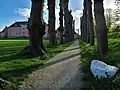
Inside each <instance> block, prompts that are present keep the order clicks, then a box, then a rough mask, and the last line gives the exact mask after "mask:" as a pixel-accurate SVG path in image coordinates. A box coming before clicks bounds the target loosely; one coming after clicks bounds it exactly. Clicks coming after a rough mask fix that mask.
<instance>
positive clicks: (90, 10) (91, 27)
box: [87, 0, 94, 46]
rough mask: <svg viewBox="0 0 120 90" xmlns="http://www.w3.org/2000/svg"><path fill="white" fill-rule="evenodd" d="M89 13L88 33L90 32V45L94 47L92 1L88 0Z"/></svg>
mask: <svg viewBox="0 0 120 90" xmlns="http://www.w3.org/2000/svg"><path fill="white" fill-rule="evenodd" d="M87 11H88V17H87V18H88V29H89V30H88V31H89V37H88V38H89V39H90V45H91V46H93V45H94V30H93V17H92V2H91V0H88V2H87Z"/></svg>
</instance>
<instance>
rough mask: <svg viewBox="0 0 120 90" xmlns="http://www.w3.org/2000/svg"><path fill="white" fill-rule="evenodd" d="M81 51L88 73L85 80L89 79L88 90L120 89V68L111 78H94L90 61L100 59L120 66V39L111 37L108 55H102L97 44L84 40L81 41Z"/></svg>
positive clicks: (84, 68) (85, 70) (85, 69)
mask: <svg viewBox="0 0 120 90" xmlns="http://www.w3.org/2000/svg"><path fill="white" fill-rule="evenodd" d="M80 47H81V49H80V52H81V58H82V62H83V71H84V72H85V73H86V77H85V78H84V80H87V81H88V86H89V87H88V88H89V89H87V90H119V89H120V70H118V72H117V74H116V75H115V76H114V77H112V78H109V79H105V78H102V79H101V80H99V79H97V78H94V77H93V75H92V73H91V70H90V63H91V61H92V60H100V61H103V62H105V63H107V64H109V65H113V66H116V67H118V68H120V51H119V50H120V39H109V53H108V55H106V56H100V55H99V54H98V53H97V52H96V49H95V46H92V47H91V46H90V45H89V44H86V43H84V42H80Z"/></svg>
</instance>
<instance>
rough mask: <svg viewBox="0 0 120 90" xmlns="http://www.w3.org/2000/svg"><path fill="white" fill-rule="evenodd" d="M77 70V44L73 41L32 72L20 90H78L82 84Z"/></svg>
mask: <svg viewBox="0 0 120 90" xmlns="http://www.w3.org/2000/svg"><path fill="white" fill-rule="evenodd" d="M79 68H80V53H79V42H78V41H75V42H74V43H73V44H72V45H71V46H69V47H68V48H66V49H65V50H64V51H63V52H62V53H60V54H58V55H56V56H55V57H54V58H52V59H51V60H50V61H48V62H47V63H46V64H45V65H44V66H43V67H40V68H39V69H38V70H37V71H35V72H33V73H32V74H31V75H30V76H29V78H28V80H27V81H26V83H25V84H24V88H22V89H21V90H80V88H82V86H83V83H84V82H83V81H82V77H83V73H82V72H81V71H80V69H79Z"/></svg>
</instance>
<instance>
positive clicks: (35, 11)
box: [28, 0, 45, 56]
mask: <svg viewBox="0 0 120 90" xmlns="http://www.w3.org/2000/svg"><path fill="white" fill-rule="evenodd" d="M31 1H32V8H31V13H30V19H29V21H28V30H29V51H28V52H29V53H30V54H32V55H33V56H43V55H44V51H45V48H44V45H43V39H42V38H43V35H44V34H45V23H44V22H43V5H44V0H31Z"/></svg>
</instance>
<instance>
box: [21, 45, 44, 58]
mask: <svg viewBox="0 0 120 90" xmlns="http://www.w3.org/2000/svg"><path fill="white" fill-rule="evenodd" d="M30 49H31V47H30V46H26V47H25V48H24V49H23V50H22V51H21V52H20V54H21V55H22V56H25V57H38V56H44V55H45V51H44V50H45V48H44V50H43V49H42V48H40V49H39V51H35V50H34V52H33V51H32V50H30ZM40 50H41V51H40ZM37 52H39V53H37Z"/></svg>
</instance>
